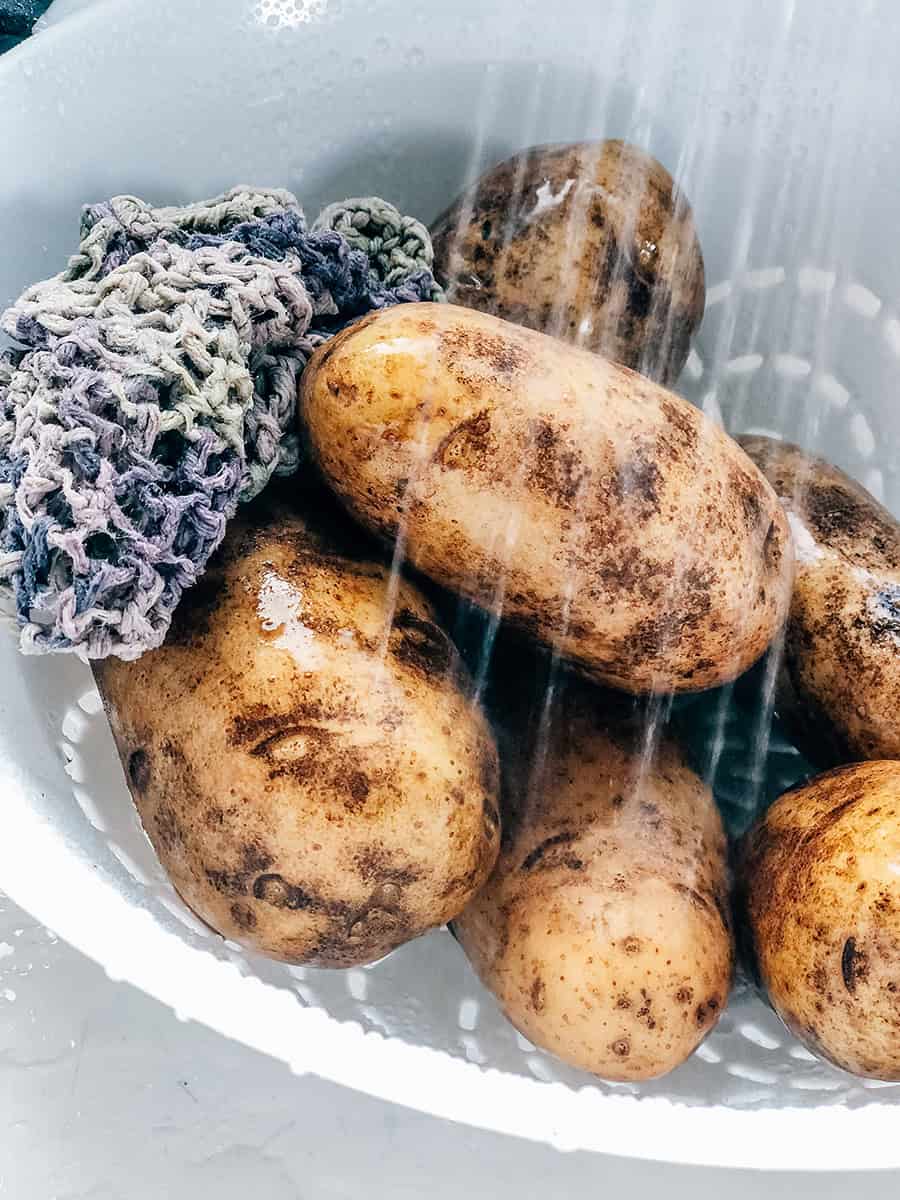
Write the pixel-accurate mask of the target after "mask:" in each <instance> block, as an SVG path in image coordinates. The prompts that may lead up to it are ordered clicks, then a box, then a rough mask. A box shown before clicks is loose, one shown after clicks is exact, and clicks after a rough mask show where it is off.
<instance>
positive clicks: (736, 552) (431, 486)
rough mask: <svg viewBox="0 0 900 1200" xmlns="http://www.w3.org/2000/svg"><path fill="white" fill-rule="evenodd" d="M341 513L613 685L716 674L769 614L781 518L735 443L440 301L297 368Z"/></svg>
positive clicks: (619, 381)
mask: <svg viewBox="0 0 900 1200" xmlns="http://www.w3.org/2000/svg"><path fill="white" fill-rule="evenodd" d="M301 393H302V395H301V408H302V413H303V417H304V419H305V423H306V426H307V429H308V433H309V438H310V442H311V445H312V449H313V452H314V455H315V457H316V459H317V460H318V463H319V466H320V467H321V470H322V472H323V473H324V475H325V477H326V479H327V480H328V482H329V483H330V484H331V486H332V487H333V488H334V489H335V491H336V492H337V494H338V495H339V496H340V497H341V499H342V501H343V502H344V504H345V505H346V506H347V508H348V509H349V510H350V511H351V512H352V513H353V515H354V516H355V517H356V518H357V519H358V520H360V521H361V522H362V523H363V524H364V525H366V526H367V527H368V528H369V529H371V530H373V531H375V532H377V533H378V534H380V535H381V536H382V537H384V538H386V539H387V540H393V539H394V538H396V536H397V535H398V531H400V530H401V529H402V536H403V548H404V552H405V554H406V556H407V557H408V558H409V560H410V561H411V562H412V563H413V564H414V565H415V566H416V567H417V568H419V569H420V570H422V571H423V572H425V573H426V574H428V575H430V576H432V578H433V579H435V580H436V581H437V582H439V583H440V584H442V585H444V586H445V587H447V588H449V589H451V590H453V591H457V592H459V593H461V594H462V595H464V596H465V597H467V598H468V599H470V600H474V601H475V602H476V603H478V604H480V605H482V606H483V607H485V608H487V609H488V610H491V611H500V610H501V609H502V612H503V616H504V617H505V618H506V619H507V620H509V621H510V622H511V623H512V624H513V625H515V626H517V627H518V628H520V629H522V630H524V631H526V632H527V633H529V634H530V635H531V636H533V637H534V638H536V639H537V640H539V641H541V642H544V643H545V644H548V645H551V646H554V647H556V648H557V649H558V651H559V652H560V653H561V654H562V655H563V656H564V657H566V658H569V659H571V660H573V661H574V662H576V663H577V664H579V665H580V667H581V668H582V669H583V670H584V671H586V672H587V673H589V674H590V675H591V676H593V677H594V678H596V679H598V680H600V681H602V682H605V683H609V684H611V685H613V686H616V687H620V688H622V689H624V690H626V691H631V692H647V691H659V692H668V691H697V690H701V689H703V688H708V687H712V686H715V685H717V684H720V683H723V682H725V681H727V680H730V679H733V678H735V677H736V676H738V675H739V674H741V673H742V672H743V671H744V670H746V668H747V667H749V666H750V665H751V664H752V663H753V662H754V661H755V660H756V659H757V658H759V657H760V655H761V654H762V653H763V652H764V651H765V649H766V647H767V646H768V645H769V643H770V642H771V641H772V639H773V637H774V636H775V634H776V632H777V630H778V629H779V628H780V626H781V624H782V623H783V620H784V618H785V616H786V613H787V606H788V601H789V595H790V584H791V573H792V552H791V547H790V535H789V530H788V527H787V521H786V518H785V515H784V513H783V511H782V509H781V506H780V505H779V504H778V502H777V499H776V497H775V494H774V492H773V491H772V489H771V488H770V486H769V484H768V483H767V482H766V480H765V479H764V478H763V477H762V475H761V474H760V473H759V472H758V471H757V469H756V468H755V467H754V465H753V464H752V463H751V462H750V460H749V459H748V458H747V457H746V455H745V454H744V453H743V452H742V451H741V450H740V449H739V448H738V446H737V445H736V444H735V443H734V442H733V441H732V440H731V439H730V438H728V437H727V435H726V434H725V433H724V432H723V431H722V430H721V429H719V428H718V427H716V426H715V425H713V424H712V422H710V421H708V420H707V419H706V418H705V417H704V416H703V414H702V413H700V412H699V411H698V410H697V409H696V408H694V407H693V406H692V405H690V404H688V403H686V402H685V401H683V400H681V399H680V398H679V397H677V396H675V395H673V394H672V393H670V392H667V391H665V390H663V389H662V388H660V387H658V386H657V385H655V384H653V383H651V382H650V381H648V380H646V379H644V378H643V377H641V376H639V375H637V374H635V373H634V372H632V371H629V370H627V369H626V368H623V367H617V366H615V365H613V364H611V363H609V362H607V361H606V360H604V359H602V358H600V357H599V356H597V355H593V354H589V353H588V352H586V351H584V350H579V349H576V348H574V347H571V346H566V345H563V344H562V343H561V342H559V341H557V340H555V339H553V338H550V337H546V336H545V335H543V334H540V333H536V332H534V331H532V330H528V329H522V328H520V327H518V326H515V325H511V324H509V323H508V322H505V321H501V320H499V319H498V318H496V317H491V316H489V315H487V314H484V313H479V312H475V311H472V310H469V309H464V308H460V307H456V306H451V305H435V304H410V305H401V306H398V307H396V308H393V309H388V310H385V311H383V312H380V313H377V314H373V315H370V316H369V317H367V318H364V319H363V320H362V321H360V322H358V323H357V324H356V325H354V326H352V327H351V328H349V329H348V330H346V331H344V332H343V333H341V334H339V335H338V336H337V337H335V338H334V339H332V341H331V342H329V343H328V345H327V346H326V347H324V348H322V349H321V350H320V351H319V352H318V353H317V354H316V355H315V356H314V358H313V360H312V361H311V363H310V365H309V367H308V368H307V370H306V371H305V372H304V375H303V382H302V385H301Z"/></svg>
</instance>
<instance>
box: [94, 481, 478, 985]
mask: <svg viewBox="0 0 900 1200" xmlns="http://www.w3.org/2000/svg"><path fill="white" fill-rule="evenodd" d="M95 672H96V676H97V681H98V684H99V686H100V689H101V692H102V694H103V698H104V702H105V704H106V708H107V712H108V714H109V718H110V722H111V724H112V729H113V733H114V735H115V739H116V744H117V746H118V749H119V754H120V756H121V759H122V763H123V766H124V768H125V772H126V775H127V778H128V782H129V785H130V788H131V791H132V794H133V796H134V799H135V802H136V804H137V807H138V810H139V812H140V816H141V819H142V821H143V824H144V828H145V829H146V831H147V833H148V835H149V837H150V840H151V841H152V842H153V845H154V846H155V848H156V850H157V853H158V854H159V857H160V860H161V861H162V864H163V866H164V867H165V869H166V871H167V872H168V874H169V876H170V878H171V880H172V882H173V884H174V885H175V887H176V888H177V890H178V892H179V893H180V894H181V896H182V897H183V898H184V900H185V901H186V902H187V904H189V905H190V907H191V908H192V909H193V910H194V911H195V912H196V913H197V914H198V915H199V916H200V917H201V918H202V919H203V920H204V921H205V922H207V924H209V925H211V926H212V927H213V928H214V929H216V930H218V931H219V932H220V933H222V934H224V935H225V936H226V937H229V938H232V939H233V940H235V941H238V942H240V943H242V944H243V945H245V946H247V947H248V948H250V949H252V950H257V951H259V952H261V953H263V954H268V955H271V956H272V957H274V958H280V959H284V960H287V961H291V962H309V963H315V964H318V965H321V966H350V965H353V964H355V963H365V962H369V961H372V960H374V959H377V958H380V957H381V956H382V955H384V954H386V953H387V952H388V951H389V950H392V949H393V948H394V947H395V946H397V945H399V944H400V943H401V942H404V941H406V940H408V939H409V938H412V937H415V936H416V935H417V934H419V933H422V932H423V931H424V930H426V929H428V928H429V927H431V926H434V925H439V924H441V923H442V922H444V921H446V920H447V919H448V918H450V917H452V916H454V915H455V914H456V913H457V912H459V910H460V909H461V908H462V906H463V905H464V904H465V902H466V901H467V900H468V899H469V897H470V896H471V895H472V893H473V892H474V890H475V889H476V888H477V887H478V886H479V885H480V884H481V883H482V881H483V880H484V878H485V877H486V875H487V873H488V872H489V871H490V869H491V866H492V864H493V862H494V859H495V857H496V853H497V846H498V840H499V833H498V815H497V789H498V783H497V760H496V749H495V747H494V744H493V740H492V735H491V734H490V732H489V730H488V727H487V725H486V723H485V721H484V718H483V717H482V715H481V713H480V710H479V709H478V708H477V706H475V705H474V704H473V702H472V701H471V700H470V699H469V698H468V697H467V695H466V694H465V681H464V679H463V676H462V673H461V667H460V664H459V661H458V658H457V654H456V651H455V649H454V647H453V645H452V644H451V642H450V641H449V640H448V638H447V637H446V635H445V634H444V632H443V631H442V630H441V629H440V628H439V626H438V625H437V624H436V623H435V621H434V616H433V613H432V611H431V609H430V607H429V605H428V604H427V603H426V601H425V600H424V599H423V597H422V595H421V594H420V593H419V591H418V590H417V589H415V588H414V587H412V586H411V585H410V584H409V583H408V582H406V581H405V580H403V579H400V580H399V581H398V584H397V591H396V595H394V594H393V593H392V591H391V586H390V571H389V570H388V569H387V568H386V567H385V566H383V565H382V564H381V563H380V562H378V561H375V559H374V558H373V557H372V555H371V549H370V547H368V546H366V545H364V544H363V545H362V546H360V545H359V544H358V543H357V544H356V545H354V544H353V541H352V534H348V533H347V531H346V530H341V531H340V536H338V534H336V533H335V531H334V529H331V528H326V527H325V525H324V523H323V522H322V520H321V518H317V520H316V521H313V519H312V518H311V517H306V518H301V517H299V516H296V515H292V514H291V513H289V512H287V511H285V510H277V511H273V510H271V509H270V508H269V507H268V506H263V505H257V506H256V508H255V511H254V512H252V513H251V514H247V513H245V515H244V517H243V518H242V519H240V520H236V521H235V522H234V523H233V525H232V526H230V527H229V531H228V535H227V538H226V541H225V543H224V545H223V547H222V548H221V550H220V551H219V553H218V554H217V556H216V558H215V559H214V561H213V562H212V564H211V565H210V567H209V569H208V571H207V572H206V575H205V576H204V577H203V580H202V581H201V583H200V584H199V585H198V586H197V587H195V588H194V589H192V590H191V591H190V592H189V593H187V594H186V596H185V599H184V600H183V602H182V604H181V606H180V607H179V609H178V612H177V614H176V616H175V621H174V623H173V625H172V629H171V632H170V635H169V637H168V639H167V641H166V643H165V644H164V645H163V646H162V647H161V648H160V649H158V650H154V651H152V652H151V653H149V654H146V655H144V656H143V657H142V658H141V659H139V660H138V661H137V662H134V663H123V662H119V661H117V660H115V659H107V660H106V661H104V662H102V663H99V664H97V666H96V667H95Z"/></svg>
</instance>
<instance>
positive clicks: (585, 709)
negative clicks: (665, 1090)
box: [453, 683, 733, 1080]
mask: <svg viewBox="0 0 900 1200" xmlns="http://www.w3.org/2000/svg"><path fill="white" fill-rule="evenodd" d="M505 711H506V715H505V720H504V724H503V725H502V727H501V731H500V734H499V737H500V749H501V768H502V773H503V799H504V837H503V847H502V850H501V853H500V858H499V860H498V862H497V866H496V867H495V869H494V872H493V874H492V875H491V877H490V879H489V880H488V882H487V884H486V885H485V886H484V888H483V889H482V890H481V891H480V892H479V893H478V894H477V895H476V896H475V898H474V899H473V900H472V902H471V903H470V904H469V906H468V907H467V908H466V909H465V910H464V912H463V913H462V915H461V916H460V917H458V918H457V920H456V921H455V922H454V924H453V930H454V933H455V934H456V937H457V938H458V940H459V941H460V943H461V944H462V946H463V948H464V950H465V951H466V954H467V955H468V957H469V959H470V960H471V962H472V965H473V966H474V968H475V970H476V971H477V973H478V975H479V976H480V977H481V979H482V981H483V982H484V984H485V985H486V986H487V987H488V988H490V989H491V991H492V992H493V993H494V995H495V996H496V997H497V1000H498V1002H499V1004H500V1006H501V1007H502V1009H503V1011H504V1012H505V1013H506V1015H507V1016H508V1017H509V1019H510V1020H511V1021H512V1023H513V1024H514V1025H515V1026H516V1028H517V1029H519V1030H520V1031H521V1032H522V1033H524V1034H525V1036H526V1037H527V1038H529V1039H530V1040H531V1041H532V1042H534V1043H535V1045H537V1046H541V1047H543V1048H544V1049H545V1050H549V1051H550V1052H551V1053H552V1054H555V1055H557V1056H558V1057H559V1058H561V1059H563V1060H564V1061H565V1062H567V1063H569V1064H571V1065H572V1066H575V1067H580V1068H582V1069H584V1070H586V1071H591V1072H593V1073H594V1074H596V1075H600V1076H602V1077H603V1078H605V1079H615V1080H641V1079H653V1078H656V1077H657V1076H659V1075H664V1074H665V1073H666V1072H668V1071H671V1070H672V1069H673V1068H674V1067H677V1066H678V1065H679V1064H680V1063H682V1062H683V1061H684V1060H685V1059H686V1058H687V1057H688V1055H690V1054H691V1052H692V1051H693V1050H694V1049H695V1048H696V1046H697V1045H698V1044H699V1043H700V1042H701V1041H702V1040H703V1038H704V1037H705V1036H706V1034H707V1033H708V1032H709V1031H710V1029H711V1028H712V1027H713V1026H714V1025H715V1023H716V1021H717V1020H718V1018H719V1016H720V1015H721V1013H722V1011H723V1010H724V1008H725V1004H726V1001H727V998H728V993H729V989H730V985H731V977H732V966H733V950H732V939H731V930H730V913H729V907H728V904H729V901H728V881H727V868H726V856H725V835H724V833H723V830H722V823H721V820H720V817H719V814H718V811H717V809H716V807H715V804H714V803H713V799H712V795H711V794H710V792H709V790H708V788H706V787H705V786H704V784H703V783H702V781H701V780H700V779H699V778H698V777H697V776H696V775H695V774H694V773H693V771H691V770H690V769H689V768H688V767H687V766H686V765H685V763H684V761H683V759H682V757H681V754H680V752H679V751H678V749H677V748H676V746H675V745H674V744H672V743H670V742H668V741H665V740H663V741H662V742H661V743H660V744H655V745H654V742H653V739H652V738H650V737H647V738H645V736H644V735H643V734H642V731H641V730H640V728H639V727H638V728H635V726H634V725H633V724H628V723H623V722H621V721H618V720H616V721H610V720H609V719H608V718H607V717H606V715H605V709H604V704H603V702H602V698H601V697H598V695H597V694H596V693H595V692H594V691H593V690H592V689H589V688H588V687H587V686H586V685H584V684H573V683H569V684H567V685H564V686H563V689H562V693H561V697H560V698H559V700H558V703H557V704H556V705H555V706H554V707H553V708H552V710H551V714H550V718H549V723H548V724H547V725H544V724H543V723H542V717H543V716H544V713H543V708H542V706H541V705H534V706H533V707H532V708H531V709H530V711H529V710H527V709H525V708H523V707H517V706H516V704H515V701H514V699H510V701H509V702H508V704H507V705H506V709H505Z"/></svg>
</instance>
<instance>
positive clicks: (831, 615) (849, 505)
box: [739, 437, 900, 766]
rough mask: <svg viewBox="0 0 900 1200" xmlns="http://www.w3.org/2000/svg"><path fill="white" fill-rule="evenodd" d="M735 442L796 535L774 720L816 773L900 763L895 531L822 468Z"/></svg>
mask: <svg viewBox="0 0 900 1200" xmlns="http://www.w3.org/2000/svg"><path fill="white" fill-rule="evenodd" d="M739 441H740V443H741V445H742V446H743V448H744V449H745V450H746V452H747V453H748V454H749V456H750V457H751V458H752V459H753V461H754V462H755V463H756V464H757V466H758V467H759V468H760V470H762V471H763V473H764V474H765V475H766V477H767V478H768V480H769V482H770V483H771V484H772V486H773V487H774V488H775V491H776V492H777V494H778V496H779V498H780V499H781V502H782V504H783V505H784V507H785V509H786V511H787V512H788V514H789V520H790V521H791V522H792V523H793V524H794V526H795V529H796V534H797V536H796V537H795V543H796V545H797V547H798V550H797V553H796V559H797V568H796V580H795V583H794V593H793V597H792V600H791V610H790V617H789V619H788V624H787V629H786V636H785V648H784V659H783V663H782V667H781V671H780V676H779V681H778V691H777V696H776V703H777V706H778V710H779V713H780V715H782V716H783V717H784V718H785V721H786V722H787V724H788V725H789V727H790V730H791V733H792V735H793V736H794V738H795V740H796V741H797V743H798V745H800V747H801V748H802V749H803V750H804V752H805V753H806V755H807V757H808V758H809V759H810V760H811V761H812V762H814V763H818V764H819V765H820V766H832V765H835V764H838V763H846V762H852V761H855V760H858V759H879V758H900V522H898V521H897V520H896V519H895V518H894V517H893V516H892V515H891V514H890V513H889V512H888V510H887V509H886V508H884V507H882V505H880V504H879V503H878V501H877V500H876V499H875V498H874V497H873V496H871V495H870V494H869V493H868V492H867V491H866V490H865V488H863V487H861V486H860V485H859V484H858V483H856V482H855V481H854V480H853V479H851V478H850V477H849V476H848V475H845V474H844V472H843V471H840V470H838V468H837V467H833V466H831V465H830V464H829V463H827V462H825V461H824V459H821V458H816V457H814V456H812V455H809V454H806V453H805V452H804V451H803V450H801V449H799V448H798V447H797V446H793V445H790V444H789V443H786V442H778V441H775V440H773V439H771V438H766V437H744V438H740V439H739Z"/></svg>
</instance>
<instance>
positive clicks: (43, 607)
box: [0, 188, 440, 659]
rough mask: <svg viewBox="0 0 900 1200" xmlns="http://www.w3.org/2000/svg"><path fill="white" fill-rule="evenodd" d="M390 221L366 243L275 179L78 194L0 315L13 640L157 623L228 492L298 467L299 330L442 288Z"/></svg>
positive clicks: (112, 633) (143, 634) (52, 641)
mask: <svg viewBox="0 0 900 1200" xmlns="http://www.w3.org/2000/svg"><path fill="white" fill-rule="evenodd" d="M361 203H362V202H360V201H356V200H355V201H353V202H352V204H353V206H354V209H353V211H354V213H356V212H357V211H358V210H359V205H360V204H361ZM332 208H333V206H332ZM372 211H373V212H375V213H376V214H377V216H378V220H382V218H383V220H384V222H385V227H386V228H388V229H390V230H394V229H404V230H405V229H408V228H409V222H410V218H405V217H402V216H401V214H400V213H399V212H397V210H396V209H393V208H392V207H391V206H389V205H385V203H384V202H383V201H377V202H375V201H374V200H373V201H372ZM333 216H334V214H333V212H332V211H331V210H329V218H328V220H329V221H331V220H332V219H333ZM416 224H417V223H416ZM393 240H394V239H392V238H391V237H388V236H385V237H379V238H377V239H376V241H374V242H373V245H377V247H378V254H377V255H374V254H373V255H372V256H370V255H368V254H367V253H366V252H365V251H364V250H363V249H359V248H356V249H354V248H352V247H351V245H350V244H349V243H348V241H347V240H346V238H345V237H344V236H343V235H342V234H340V233H338V232H336V231H335V230H334V229H333V228H330V227H325V228H321V229H317V228H315V227H314V228H313V229H312V230H310V229H308V228H307V226H306V222H305V219H304V217H303V213H302V211H301V210H300V208H299V206H298V205H297V202H296V200H295V199H294V197H293V196H291V195H290V193H287V192H283V191H279V190H273V191H266V190H261V189H249V188H236V189H233V190H232V191H230V192H227V193H225V194H224V195H222V196H218V197H215V198H214V199H213V200H210V201H205V202H202V203H200V204H195V205H188V206H184V207H181V208H157V209H154V208H152V207H151V206H149V205H147V204H145V203H144V202H143V201H141V200H138V199H137V198H136V197H114V198H113V199H112V200H110V201H107V202H104V203H102V204H98V205H92V206H90V207H88V208H87V209H85V212H84V215H83V219H82V227H81V245H80V248H79V251H78V253H77V254H76V255H74V256H73V258H72V259H71V260H70V263H69V266H68V268H67V269H66V270H65V271H63V272H62V273H61V274H60V275H58V276H55V277H54V278H52V279H49V280H46V281H44V282H43V283H38V284H35V285H34V286H33V287H31V288H29V289H27V290H26V292H25V293H24V294H23V295H22V297H20V299H19V300H18V301H17V302H16V304H14V305H13V306H12V307H11V308H10V309H9V310H8V311H7V312H6V313H5V314H4V315H3V318H2V327H3V328H4V329H5V331H6V332H7V333H9V334H10V335H11V336H12V337H13V338H14V339H15V340H16V341H17V342H18V344H19V348H17V349H16V350H14V351H13V352H12V353H8V354H6V355H5V356H0V584H2V583H4V582H5V583H6V585H7V586H9V587H10V588H11V589H12V592H13V594H14V596H15V602H16V610H17V614H18V619H19V623H20V626H21V646H22V649H23V650H24V651H26V652H31V653H41V652H47V651H76V652H77V653H79V654H80V655H81V656H82V657H85V658H102V657H105V656H107V655H110V654H114V655H117V656H119V657H121V658H126V659H128V658H136V657H137V656H138V655H140V654H141V653H143V652H144V651H145V650H147V649H150V648H152V647H154V646H157V645H159V644H160V643H161V642H162V640H163V639H164V637H165V634H166V632H167V630H168V628H169V624H170V623H171V619H172V614H173V612H174V609H175V607H176V605H177V604H178V602H179V600H180V598H181V595H182V593H183V591H184V589H185V588H187V587H190V586H192V584H194V583H195V582H196V580H197V579H198V577H199V576H200V574H202V572H203V570H204V568H205V566H206V563H207V561H208V559H209V557H210V555H211V554H212V552H213V551H214V550H215V548H216V546H218V544H219V543H220V541H221V540H222V537H223V536H224V533H225V527H226V524H227V521H228V519H229V518H230V517H231V515H232V514H233V513H234V511H235V508H236V506H237V504H238V502H239V501H240V500H243V499H249V498H251V497H252V496H253V495H256V494H257V493H258V492H259V491H260V490H261V489H262V488H263V487H264V486H265V485H266V483H267V482H268V480H269V479H270V478H271V476H272V474H273V473H275V472H278V473H281V474H289V473H291V472H292V471H294V470H296V468H297V465H298V457H299V456H298V445H297V434H296V431H295V424H296V396H297V385H298V379H299V375H300V373H301V372H302V370H303V367H304V366H305V364H306V362H307V361H308V358H309V355H310V354H311V353H312V351H313V350H314V349H315V347H316V346H317V345H319V344H321V343H322V342H323V341H325V340H326V339H327V338H328V337H330V336H331V335H332V334H334V333H335V332H336V331H337V330H339V329H341V328H343V326H344V325H346V324H347V323H348V322H350V321H352V320H354V319H355V318H357V317H358V316H360V315H361V314H363V313H365V312H368V311H370V310H371V309H378V308H383V307H385V306H387V305H392V304H397V303H403V302H407V301H417V300H428V299H434V298H439V297H440V292H439V289H438V288H437V285H436V284H435V282H434V279H433V277H432V275H431V273H430V270H428V268H427V265H426V264H430V261H431V258H430V253H431V247H430V242H428V241H427V235H426V243H425V244H424V245H423V246H422V248H421V252H420V253H418V254H417V255H416V256H415V257H413V258H411V257H410V256H409V248H410V245H411V244H412V243H410V241H409V239H407V241H406V242H405V243H404V245H403V246H400V245H398V246H396V247H395V249H394V251H392V252H391V253H392V254H393V258H392V259H391V260H390V261H389V257H390V256H387V255H386V253H385V247H386V246H388V245H392V244H393ZM398 261H399V262H400V263H401V264H402V267H403V269H402V270H400V272H399V274H398ZM388 274H390V276H391V279H392V283H391V285H390V286H389V285H388V283H386V282H385V277H386V275H388Z"/></svg>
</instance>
